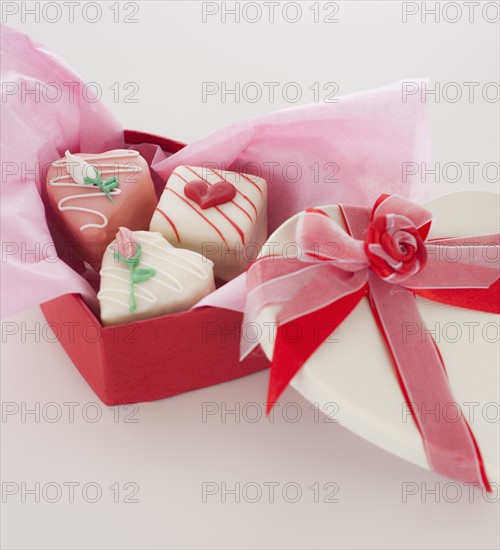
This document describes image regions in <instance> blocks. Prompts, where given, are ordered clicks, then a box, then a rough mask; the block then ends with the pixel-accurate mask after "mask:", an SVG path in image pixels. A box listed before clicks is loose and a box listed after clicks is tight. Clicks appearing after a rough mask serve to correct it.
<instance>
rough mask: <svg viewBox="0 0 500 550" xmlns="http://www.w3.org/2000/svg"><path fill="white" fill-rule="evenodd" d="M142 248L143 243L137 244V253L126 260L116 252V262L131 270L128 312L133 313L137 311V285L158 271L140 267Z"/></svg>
mask: <svg viewBox="0 0 500 550" xmlns="http://www.w3.org/2000/svg"><path fill="white" fill-rule="evenodd" d="M141 254H142V246H141V243H137V251H136V253H135V254H134V255H133V256H132V258H124V257H123V256H122V255H121V254H120V252H118V251H116V252H115V260H118V261H119V262H121V263H123V264H125V265H128V266H129V268H130V305H129V307H128V310H129V311H130V313H133V312H134V311H135V310H136V309H137V304H136V300H135V285H136V284H137V283H143V282H144V281H147V280H148V279H151V277H154V276H155V275H156V271H155V270H154V269H153V268H152V267H139V262H140V261H141Z"/></svg>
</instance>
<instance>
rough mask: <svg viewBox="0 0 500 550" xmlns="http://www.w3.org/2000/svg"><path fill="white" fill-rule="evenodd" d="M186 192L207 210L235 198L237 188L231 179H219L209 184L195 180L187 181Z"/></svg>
mask: <svg viewBox="0 0 500 550" xmlns="http://www.w3.org/2000/svg"><path fill="white" fill-rule="evenodd" d="M184 194H185V195H186V197H187V198H188V199H191V200H192V201H194V202H196V203H198V204H199V205H200V207H201V208H203V210H205V209H206V208H210V207H212V206H218V205H219V204H224V203H226V202H229V201H231V200H233V199H234V197H235V195H236V188H235V187H234V185H233V184H232V183H230V182H229V181H218V182H216V183H212V184H211V185H209V184H208V183H207V182H206V181H202V180H194V181H190V182H189V183H186V186H185V187H184Z"/></svg>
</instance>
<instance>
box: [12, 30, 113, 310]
mask: <svg viewBox="0 0 500 550" xmlns="http://www.w3.org/2000/svg"><path fill="white" fill-rule="evenodd" d="M1 38H2V42H1V56H2V106H1V109H2V129H1V132H2V140H1V141H2V153H1V156H2V183H1V185H2V200H1V217H2V222H1V223H2V225H1V230H2V285H1V287H2V291H1V315H2V317H5V316H8V315H12V314H14V313H16V312H18V311H21V310H23V309H26V308H29V307H33V306H36V305H37V304H40V303H43V302H46V301H48V300H51V299H53V298H56V297H57V296H60V295H62V294H68V293H73V292H75V293H80V294H82V296H84V297H85V299H86V300H87V301H89V303H95V300H96V297H95V291H94V290H93V289H92V287H91V286H90V284H89V283H88V282H86V280H85V279H84V278H83V277H81V276H80V275H78V274H77V273H76V272H75V271H74V270H73V269H71V267H69V266H68V265H67V264H66V263H65V262H63V261H60V260H58V258H57V255H56V253H55V250H54V247H53V246H52V244H51V243H52V237H51V235H50V232H49V229H48V225H47V220H46V214H45V209H44V205H43V202H42V198H41V189H42V181H43V180H42V178H43V177H44V175H45V174H46V172H47V168H48V166H49V165H50V163H51V162H53V161H55V160H57V159H59V158H60V157H62V156H64V152H65V150H66V149H69V150H71V151H74V152H79V151H84V152H86V153H99V152H101V151H106V150H109V149H114V148H117V147H122V146H123V131H122V129H121V127H120V125H119V124H118V123H117V122H116V121H115V120H114V119H113V117H112V116H111V115H110V113H109V112H108V111H107V109H106V108H105V107H104V105H103V104H102V103H101V102H99V101H96V102H94V101H92V100H91V101H89V100H86V99H84V98H83V97H85V96H82V91H81V88H80V85H81V86H83V85H84V83H83V81H82V80H81V78H80V77H78V76H77V75H76V74H75V73H74V72H73V71H72V70H71V69H70V68H69V67H67V66H66V65H65V64H64V63H63V62H62V61H61V60H60V59H59V58H58V57H56V56H55V55H54V54H52V53H50V52H48V51H47V50H46V49H45V48H44V47H43V46H41V45H39V44H36V43H35V42H33V41H32V40H31V39H30V38H29V37H28V36H26V35H25V34H22V33H19V32H17V31H14V30H13V29H10V28H9V27H6V26H5V25H2V32H1ZM49 83H50V89H49V88H44V86H46V85H47V84H49ZM37 88H38V90H39V94H38V95H36V94H35V93H29V92H30V91H35V92H36V90H37ZM44 89H45V90H46V92H43V90H44ZM71 90H72V93H71ZM58 91H59V92H61V97H60V98H59V99H58V101H54V102H51V101H50V99H51V98H52V97H55V94H56V93H58ZM89 93H90V92H89ZM53 94H54V95H53ZM46 98H49V101H48V100H46ZM90 99H92V98H90Z"/></svg>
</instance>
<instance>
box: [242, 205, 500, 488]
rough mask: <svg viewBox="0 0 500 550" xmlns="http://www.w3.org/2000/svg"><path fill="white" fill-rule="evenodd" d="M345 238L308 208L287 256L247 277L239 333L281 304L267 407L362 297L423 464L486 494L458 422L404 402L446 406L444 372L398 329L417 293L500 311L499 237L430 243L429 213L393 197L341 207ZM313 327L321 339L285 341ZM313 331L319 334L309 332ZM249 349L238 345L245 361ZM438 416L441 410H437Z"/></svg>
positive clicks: (416, 318) (259, 264)
mask: <svg viewBox="0 0 500 550" xmlns="http://www.w3.org/2000/svg"><path fill="white" fill-rule="evenodd" d="M340 209H341V212H342V214H343V216H344V220H345V223H346V226H347V229H348V232H346V231H344V230H343V229H342V228H341V227H340V226H339V225H338V224H337V223H335V222H334V221H333V220H332V219H331V218H330V217H329V216H328V215H327V214H326V213H325V212H323V211H321V210H318V209H311V210H308V211H306V212H304V213H303V214H302V215H301V216H300V218H299V220H298V223H297V228H296V243H295V245H296V250H297V254H296V256H294V257H284V256H283V255H277V256H275V255H268V256H263V257H261V258H259V259H257V260H256V261H255V262H253V263H252V264H251V265H250V266H249V268H248V272H247V290H248V295H247V307H246V311H245V318H244V326H248V323H251V322H253V321H255V320H256V319H257V316H258V315H259V313H260V311H261V310H262V309H263V308H264V307H266V306H278V310H277V315H276V321H277V325H278V330H277V335H276V341H275V347H274V354H273V361H272V365H271V375H270V383H269V391H268V403H269V405H268V410H269V409H270V408H271V407H272V405H273V404H274V403H275V402H276V400H277V399H278V398H279V396H280V395H281V393H282V392H283V390H284V389H285V388H286V386H287V385H288V383H289V382H290V380H291V379H292V378H293V376H294V375H295V374H296V372H297V371H298V370H299V369H300V368H301V367H302V365H303V364H304V363H305V361H306V360H307V359H308V358H309V357H310V355H311V354H312V353H313V352H314V351H315V350H316V349H317V348H318V347H319V346H320V345H321V344H322V343H323V341H324V340H325V339H326V338H327V337H328V336H329V335H330V334H331V333H332V332H333V330H335V328H336V327H337V326H338V325H339V324H340V323H341V322H342V321H343V320H344V319H345V318H346V317H347V316H348V315H349V313H350V312H351V311H352V310H353V309H354V308H355V307H356V305H357V304H358V302H359V301H360V300H361V298H362V297H363V296H368V297H369V300H370V305H371V308H372V311H373V314H374V317H375V320H376V322H377V324H378V326H379V328H380V330H381V331H382V334H383V335H384V338H385V341H386V343H387V346H388V348H389V350H390V352H391V355H392V358H393V361H394V364H395V366H396V370H397V374H398V379H399V382H400V385H401V389H402V391H403V394H404V396H405V399H406V401H407V403H408V404H409V405H410V409H411V410H412V413H413V418H414V420H415V422H416V424H417V427H418V429H419V431H420V433H421V435H422V439H423V443H424V447H425V450H426V453H427V457H428V460H429V464H430V466H431V467H432V469H433V470H434V471H436V472H438V473H440V474H442V475H445V476H447V477H449V478H452V479H456V480H459V481H464V482H465V481H467V482H473V483H474V482H475V483H478V484H480V485H482V486H483V487H485V488H486V489H487V490H490V486H489V483H488V480H487V478H486V474H485V472H484V467H483V463H482V459H481V454H480V451H479V449H478V446H477V444H476V441H475V439H474V436H473V434H472V431H471V429H470V427H469V425H468V423H467V421H466V420H465V418H464V417H463V415H461V418H460V420H459V421H456V422H453V423H451V422H447V421H446V419H444V418H433V419H431V420H430V421H429V419H428V418H425V421H424V418H422V417H421V412H420V411H421V409H422V407H420V408H418V409H416V410H415V409H414V408H413V407H411V403H412V402H413V403H415V402H416V403H433V404H434V403H437V402H439V403H441V404H446V403H450V402H453V396H452V393H451V389H450V386H449V382H448V379H447V376H446V370H445V368H444V364H443V362H442V359H441V356H440V354H439V351H438V348H437V346H436V344H435V342H434V340H433V339H432V337H431V335H430V334H427V335H426V338H419V339H416V340H415V341H405V342H403V339H402V337H401V328H402V324H403V323H418V326H424V325H423V322H422V319H421V317H420V314H419V311H418V308H417V305H416V300H415V294H419V295H421V296H425V297H426V298H429V299H432V300H436V301H440V302H443V303H446V304H450V305H456V306H459V307H464V308H469V309H476V310H480V311H487V312H491V313H493V312H500V285H499V284H498V283H499V282H500V280H499V268H500V262H499V245H500V238H499V237H500V236H499V235H487V236H477V237H469V238H450V239H436V240H429V241H427V240H426V239H427V235H428V233H429V229H430V226H431V222H432V214H431V213H430V212H429V211H427V210H425V209H424V208H422V207H421V206H419V205H416V204H413V203H411V202H410V201H408V200H406V199H404V198H402V197H399V196H388V195H382V196H381V197H380V198H379V200H378V201H377V202H376V204H375V206H374V207H373V209H372V210H371V212H370V210H369V209H367V208H363V207H356V206H342V205H340ZM291 322H294V323H297V324H298V325H299V326H298V328H299V329H301V330H300V331H299V334H311V325H312V324H314V326H315V327H316V329H317V327H318V326H319V327H320V334H319V338H314V339H313V338H300V339H298V340H296V341H295V340H294V341H290V339H286V338H285V337H284V330H285V329H286V325H287V323H291ZM315 334H317V330H316V332H315ZM251 348H252V346H251V345H250V344H249V343H248V342H245V341H244V340H243V342H242V355H243V356H245V355H246V354H247V353H248V352H249V351H250V350H251ZM440 410H442V408H440Z"/></svg>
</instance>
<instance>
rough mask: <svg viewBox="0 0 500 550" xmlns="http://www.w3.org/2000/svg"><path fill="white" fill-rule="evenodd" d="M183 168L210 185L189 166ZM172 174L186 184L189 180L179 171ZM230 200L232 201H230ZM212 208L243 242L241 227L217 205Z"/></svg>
mask: <svg viewBox="0 0 500 550" xmlns="http://www.w3.org/2000/svg"><path fill="white" fill-rule="evenodd" d="M185 168H187V169H188V170H189V171H190V172H192V173H193V174H194V175H195V176H196V177H197V178H200V179H202V180H203V181H204V182H206V183H207V185H210V182H208V181H207V180H206V179H205V178H204V177H203V176H200V175H199V174H197V173H196V172H195V171H194V170H193V169H192V168H190V167H189V166H186V167H185ZM174 174H175V175H176V176H178V177H179V178H180V179H181V180H182V181H183V182H184V183H186V184H187V183H189V181H188V180H187V179H185V178H184V177H183V176H181V175H180V174H179V173H177V172H174ZM231 202H233V201H231ZM233 204H234V203H233ZM212 208H214V210H216V211H217V212H219V214H220V215H221V216H222V217H223V218H225V219H226V220H227V221H228V222H229V223H230V224H231V225H232V226H233V227H234V228H235V229H236V231H237V233H238V235H239V236H240V239H241V242H242V244H245V235H244V233H243V231H242V229H241V227H240V226H239V225H238V224H237V223H236V222H235V221H234V220H233V219H231V218H230V217H229V216H227V215H226V214H225V213H224V212H223V211H222V210H221V209H220V208H219V207H218V206H213V207H212Z"/></svg>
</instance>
